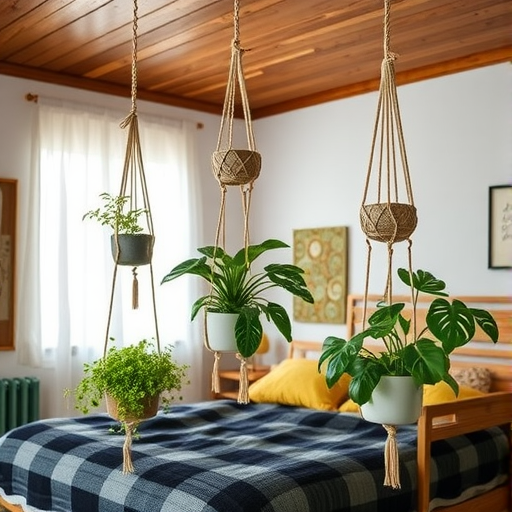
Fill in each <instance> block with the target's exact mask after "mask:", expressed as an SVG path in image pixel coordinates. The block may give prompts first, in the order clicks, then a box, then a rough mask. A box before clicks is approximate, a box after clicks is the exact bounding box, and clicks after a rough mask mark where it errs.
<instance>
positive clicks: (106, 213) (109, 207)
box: [82, 192, 148, 235]
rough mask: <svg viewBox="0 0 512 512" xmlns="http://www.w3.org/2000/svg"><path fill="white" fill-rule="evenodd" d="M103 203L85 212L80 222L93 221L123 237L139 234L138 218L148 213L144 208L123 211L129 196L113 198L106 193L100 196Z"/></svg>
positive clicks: (140, 227)
mask: <svg viewBox="0 0 512 512" xmlns="http://www.w3.org/2000/svg"><path fill="white" fill-rule="evenodd" d="M100 198H101V199H102V200H103V201H104V204H103V206H102V207H99V208H96V209H94V210H89V211H88V212H86V213H85V214H84V215H83V217H82V220H85V219H94V220H97V221H98V222H99V223H100V224H101V225H102V226H108V227H110V228H111V229H112V231H114V232H116V231H117V233H119V234H123V235H134V234H136V233H141V232H142V231H143V227H142V226H141V225H140V223H139V222H140V217H141V215H143V214H146V213H147V212H148V210H147V209H145V208H136V209H128V210H125V208H126V206H127V204H128V202H129V200H130V196H113V195H111V194H109V193H108V192H103V193H101V194H100Z"/></svg>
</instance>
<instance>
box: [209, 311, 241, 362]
mask: <svg viewBox="0 0 512 512" xmlns="http://www.w3.org/2000/svg"><path fill="white" fill-rule="evenodd" d="M237 320H238V314H237V313H212V312H208V313H207V314H206V326H205V328H206V339H207V341H208V346H209V348H210V350H213V351H214V352H238V348H237V345H236V339H235V324H236V321H237Z"/></svg>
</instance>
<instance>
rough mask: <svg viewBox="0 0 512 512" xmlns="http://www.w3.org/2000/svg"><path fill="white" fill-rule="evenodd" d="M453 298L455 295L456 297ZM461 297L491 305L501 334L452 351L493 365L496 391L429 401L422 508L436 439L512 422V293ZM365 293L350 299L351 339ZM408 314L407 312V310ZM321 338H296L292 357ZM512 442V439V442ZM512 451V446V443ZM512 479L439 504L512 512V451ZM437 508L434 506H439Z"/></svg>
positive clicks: (457, 359)
mask: <svg viewBox="0 0 512 512" xmlns="http://www.w3.org/2000/svg"><path fill="white" fill-rule="evenodd" d="M451 299H453V297H451ZM457 299H459V300H461V301H462V302H464V303H465V304H466V305H467V306H469V307H474V308H483V309H486V310H488V311H489V312H490V313H491V314H492V315H493V317H494V319H495V320H496V323H497V324H498V328H499V332H500V338H499V343H498V344H497V345H494V344H493V343H492V342H491V341H490V340H488V339H487V338H486V336H485V335H483V333H482V332H478V331H477V334H476V335H475V338H474V340H473V341H471V342H470V343H468V344H467V345H466V346H464V347H460V348H459V349H457V350H456V351H455V352H454V355H453V357H451V366H452V367H453V368H470V367H485V368H488V369H489V370H490V371H491V390H490V391H491V393H489V394H488V395H486V396H485V397H481V398H471V399H465V400H458V401H457V402H449V403H444V404H437V405H428V406H424V407H423V410H422V415H421V417H420V419H419V421H418V454H417V463H418V512H429V503H430V496H429V492H430V489H429V482H430V445H431V443H432V442H434V441H436V440H439V439H446V438H449V437H454V436H457V435H462V434H465V433H467V432H473V431H476V430H482V429H485V428H488V427H491V426H494V425H507V426H508V431H509V432H510V431H511V427H512V297H504V296H463V297H462V296H461V297H457ZM381 300H382V296H377V295H369V296H368V307H367V311H366V318H368V316H369V315H371V313H372V312H373V311H375V309H376V307H377V306H376V304H377V303H378V302H379V301H381ZM393 300H394V301H395V302H405V303H406V304H408V303H410V296H394V298H393ZM431 301H432V298H429V297H427V298H420V300H419V302H418V307H417V314H416V319H417V323H418V325H417V328H418V329H419V328H421V326H424V325H425V316H426V311H427V307H428V305H429V304H430V302H431ZM363 315H364V296H363V295H349V296H348V302H347V333H346V339H350V338H351V337H352V336H353V335H354V334H355V333H356V332H358V331H360V330H361V328H362V320H363ZM404 316H407V313H406V312H404ZM370 341H371V340H365V346H367V347H368V348H370V349H371V350H382V349H383V348H384V347H383V345H382V344H381V342H379V341H377V340H376V341H375V342H373V343H371V342H370ZM320 346H321V345H320V344H319V342H311V341H294V342H293V343H292V346H291V348H290V357H307V354H308V353H314V352H316V353H318V351H319V348H320ZM511 445H512V443H511ZM511 451H512V448H511ZM509 467H510V471H509V484H508V485H504V486H500V487H498V488H496V489H494V490H492V491H490V492H488V493H485V494H483V495H481V496H478V497H476V498H472V499H470V500H466V501H464V502H463V503H460V504H458V505H452V506H447V507H438V508H436V509H434V511H435V512H469V511H470V512H512V452H511V456H510V461H509ZM434 511H433V512H434Z"/></svg>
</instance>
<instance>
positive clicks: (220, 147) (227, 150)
mask: <svg viewBox="0 0 512 512" xmlns="http://www.w3.org/2000/svg"><path fill="white" fill-rule="evenodd" d="M239 23H240V2H239V0H234V6H233V27H234V36H233V40H232V44H231V62H230V67H229V75H228V82H227V87H226V95H225V98H224V106H223V110H222V118H221V123H220V130H219V137H218V140H217V147H216V149H215V151H214V152H213V155H212V170H213V174H214V176H215V178H216V179H217V181H218V183H219V186H220V192H221V200H220V211H219V217H218V223H217V230H216V234H215V247H223V248H225V246H226V195H227V188H228V186H238V187H239V189H240V193H241V197H242V209H243V216H244V247H245V249H246V250H247V247H248V246H249V210H250V205H251V195H252V190H253V187H254V181H255V180H256V178H258V176H259V174H260V170H261V155H260V154H259V153H258V152H257V151H256V144H255V139H254V133H253V127H252V121H251V112H250V109H249V99H248V97H247V90H246V87H245V78H244V72H243V66H242V56H243V54H244V49H243V48H242V47H241V45H240V28H239ZM237 85H238V89H239V95H240V98H241V103H242V109H243V116H244V120H245V131H246V136H247V145H248V149H233V120H234V117H235V99H236V96H237V94H236V91H237ZM247 264H249V263H247ZM207 314H208V313H207V311H206V308H205V329H204V332H205V336H204V343H205V346H206V348H207V349H208V350H210V351H212V352H214V363H213V370H212V391H213V392H214V393H218V392H219V391H220V384H219V362H220V357H221V353H220V352H216V351H213V350H212V349H211V348H210V345H209V342H208V333H207V329H206V315H207ZM237 358H238V359H239V360H240V387H239V393H238V403H244V404H245V403H248V402H249V395H248V378H247V360H246V358H244V357H242V356H241V354H238V353H237Z"/></svg>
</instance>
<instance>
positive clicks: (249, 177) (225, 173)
mask: <svg viewBox="0 0 512 512" xmlns="http://www.w3.org/2000/svg"><path fill="white" fill-rule="evenodd" d="M212 168H213V172H214V174H215V176H216V177H217V179H218V181H219V183H220V184H221V185H247V184H248V183H251V182H253V181H254V180H255V179H256V178H257V177H258V176H259V175H260V170H261V155H260V154H259V153H258V152H257V151H252V150H250V149H226V150H223V151H214V152H213V155H212Z"/></svg>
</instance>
